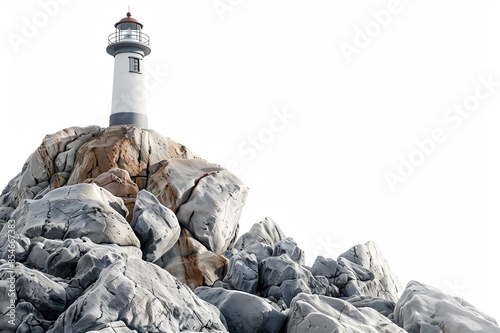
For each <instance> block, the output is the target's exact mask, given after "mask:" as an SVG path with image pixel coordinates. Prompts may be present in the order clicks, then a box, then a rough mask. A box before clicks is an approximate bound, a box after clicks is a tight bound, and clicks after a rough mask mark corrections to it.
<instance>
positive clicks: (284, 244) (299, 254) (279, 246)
mask: <svg viewBox="0 0 500 333" xmlns="http://www.w3.org/2000/svg"><path fill="white" fill-rule="evenodd" d="M282 254H288V256H289V257H290V259H292V260H293V261H295V262H296V263H297V264H299V265H304V260H305V259H304V251H302V249H301V248H300V247H298V246H297V242H295V241H294V240H293V238H291V237H287V238H285V239H282V240H280V241H279V242H277V243H276V245H275V246H274V250H273V256H280V255H282Z"/></svg>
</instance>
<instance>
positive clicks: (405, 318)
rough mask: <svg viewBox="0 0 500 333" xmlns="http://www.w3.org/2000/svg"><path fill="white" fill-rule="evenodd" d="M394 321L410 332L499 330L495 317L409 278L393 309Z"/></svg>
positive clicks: (465, 332)
mask: <svg viewBox="0 0 500 333" xmlns="http://www.w3.org/2000/svg"><path fill="white" fill-rule="evenodd" d="M394 321H395V323H396V324H398V325H399V326H401V327H403V328H404V329H405V330H406V331H408V332H409V333H425V332H432V333H434V332H435V333H448V332H460V333H473V332H488V333H497V332H500V327H498V325H497V322H496V321H495V319H493V318H491V317H490V316H488V315H486V314H484V313H482V312H481V311H479V310H478V309H476V308H475V307H474V306H473V305H471V304H469V303H468V302H467V301H465V300H464V299H461V298H459V297H451V296H449V295H446V294H445V293H443V292H442V291H440V290H438V289H436V288H433V287H431V286H426V285H425V284H422V283H419V282H416V281H410V282H409V283H408V285H407V286H406V289H405V291H404V292H403V295H402V296H401V298H400V299H399V301H398V303H397V305H396V309H395V311H394Z"/></svg>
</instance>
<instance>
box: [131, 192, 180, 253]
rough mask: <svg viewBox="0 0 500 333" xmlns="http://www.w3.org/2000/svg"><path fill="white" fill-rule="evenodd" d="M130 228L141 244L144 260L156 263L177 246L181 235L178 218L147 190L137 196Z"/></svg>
mask: <svg viewBox="0 0 500 333" xmlns="http://www.w3.org/2000/svg"><path fill="white" fill-rule="evenodd" d="M130 226H131V227H132V229H133V230H134V232H135V234H136V235H137V237H138V238H139V241H140V242H141V250H142V253H143V259H144V260H146V261H150V262H154V261H157V260H158V259H160V258H161V256H163V255H164V254H165V253H167V251H168V250H170V249H171V248H172V246H174V245H175V243H176V242H177V240H178V239H179V235H180V233H181V227H180V225H179V222H178V221H177V216H175V214H174V212H172V211H171V210H170V209H168V208H167V207H165V206H163V205H162V204H161V203H160V202H159V201H158V199H157V198H156V197H155V196H154V195H153V194H151V193H150V192H148V191H146V190H142V191H140V192H139V193H138V194H137V198H136V202H135V208H134V216H133V219H132V222H131V223H130Z"/></svg>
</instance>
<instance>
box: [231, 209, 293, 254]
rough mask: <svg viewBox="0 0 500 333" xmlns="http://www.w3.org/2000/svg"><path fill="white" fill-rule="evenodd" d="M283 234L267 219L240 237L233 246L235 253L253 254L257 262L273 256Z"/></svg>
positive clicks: (276, 225) (283, 236)
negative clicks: (243, 251)
mask: <svg viewBox="0 0 500 333" xmlns="http://www.w3.org/2000/svg"><path fill="white" fill-rule="evenodd" d="M285 238H286V237H285V234H284V233H283V231H282V230H281V228H280V227H279V226H278V224H276V222H274V220H272V219H271V218H269V217H266V218H264V219H263V220H262V221H260V222H258V223H255V224H254V225H253V226H252V227H251V228H250V230H249V231H247V232H245V233H244V234H243V235H241V236H240V237H239V238H238V240H237V241H236V243H235V244H234V246H233V249H234V250H236V251H242V250H245V251H246V252H247V253H253V254H254V255H255V257H256V258H257V261H259V262H260V261H261V260H262V259H264V258H267V257H270V256H272V255H273V251H274V247H275V246H276V244H277V243H278V242H280V241H282V240H284V239H285Z"/></svg>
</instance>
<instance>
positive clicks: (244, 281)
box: [223, 251, 259, 294]
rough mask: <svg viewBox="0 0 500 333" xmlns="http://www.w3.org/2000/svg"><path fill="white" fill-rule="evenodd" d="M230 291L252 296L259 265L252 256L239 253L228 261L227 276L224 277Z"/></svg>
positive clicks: (254, 290) (257, 281)
mask: <svg viewBox="0 0 500 333" xmlns="http://www.w3.org/2000/svg"><path fill="white" fill-rule="evenodd" d="M223 282H224V283H227V285H228V287H229V288H230V289H236V290H240V291H243V292H246V293H250V294H254V293H255V292H256V291H257V285H258V283H259V264H258V262H257V258H255V255H254V254H248V253H246V252H245V251H240V252H238V253H236V254H235V255H233V256H232V257H231V259H229V266H228V269H227V274H226V276H225V277H224V281H223Z"/></svg>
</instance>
